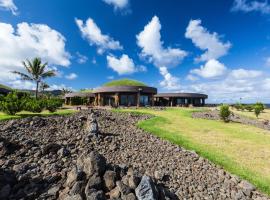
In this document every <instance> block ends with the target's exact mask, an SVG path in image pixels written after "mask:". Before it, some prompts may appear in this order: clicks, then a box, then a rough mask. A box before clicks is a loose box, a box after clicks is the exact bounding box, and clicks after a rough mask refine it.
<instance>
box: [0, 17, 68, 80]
mask: <svg viewBox="0 0 270 200" xmlns="http://www.w3.org/2000/svg"><path fill="white" fill-rule="evenodd" d="M0 44H1V45H0V71H1V73H0V82H2V83H8V82H9V81H14V80H17V79H18V76H17V75H14V74H12V73H11V72H10V71H13V70H17V71H23V70H24V68H23V65H22V63H21V62H22V61H23V60H25V59H32V58H33V57H40V58H41V59H42V60H43V62H48V63H49V65H56V66H69V65H70V60H69V59H70V55H69V53H68V52H67V51H66V49H65V38H64V36H62V35H61V33H59V32H57V31H56V30H54V29H52V28H50V27H49V26H47V25H45V24H28V23H25V22H23V23H19V24H18V25H17V29H15V28H13V27H12V25H10V24H7V23H0Z"/></svg>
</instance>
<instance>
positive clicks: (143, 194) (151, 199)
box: [135, 176, 158, 200]
mask: <svg viewBox="0 0 270 200" xmlns="http://www.w3.org/2000/svg"><path fill="white" fill-rule="evenodd" d="M135 193H136V197H137V198H138V200H157V199H158V197H157V191H156V188H155V186H154V183H153V181H152V179H151V178H150V177H149V176H143V177H142V180H141V182H140V184H139V185H138V187H137V188H136V189H135Z"/></svg>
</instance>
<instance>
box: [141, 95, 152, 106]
mask: <svg viewBox="0 0 270 200" xmlns="http://www.w3.org/2000/svg"><path fill="white" fill-rule="evenodd" d="M149 104H150V102H149V97H148V96H146V95H141V96H140V105H142V106H146V105H149Z"/></svg>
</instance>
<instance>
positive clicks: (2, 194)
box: [0, 185, 11, 199]
mask: <svg viewBox="0 0 270 200" xmlns="http://www.w3.org/2000/svg"><path fill="white" fill-rule="evenodd" d="M10 191H11V187H10V185H5V186H4V187H2V188H1V189H0V199H7V198H8V196H9V193H10Z"/></svg>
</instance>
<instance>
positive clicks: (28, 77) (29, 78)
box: [12, 71, 33, 81]
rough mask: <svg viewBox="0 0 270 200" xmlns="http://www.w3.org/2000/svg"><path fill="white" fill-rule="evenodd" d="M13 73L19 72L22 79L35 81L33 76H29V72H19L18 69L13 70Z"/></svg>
mask: <svg viewBox="0 0 270 200" xmlns="http://www.w3.org/2000/svg"><path fill="white" fill-rule="evenodd" d="M12 73H14V74H18V75H19V76H21V78H22V80H25V81H33V78H32V77H30V76H28V75H27V74H24V73H22V72H18V71H13V72H12Z"/></svg>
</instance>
